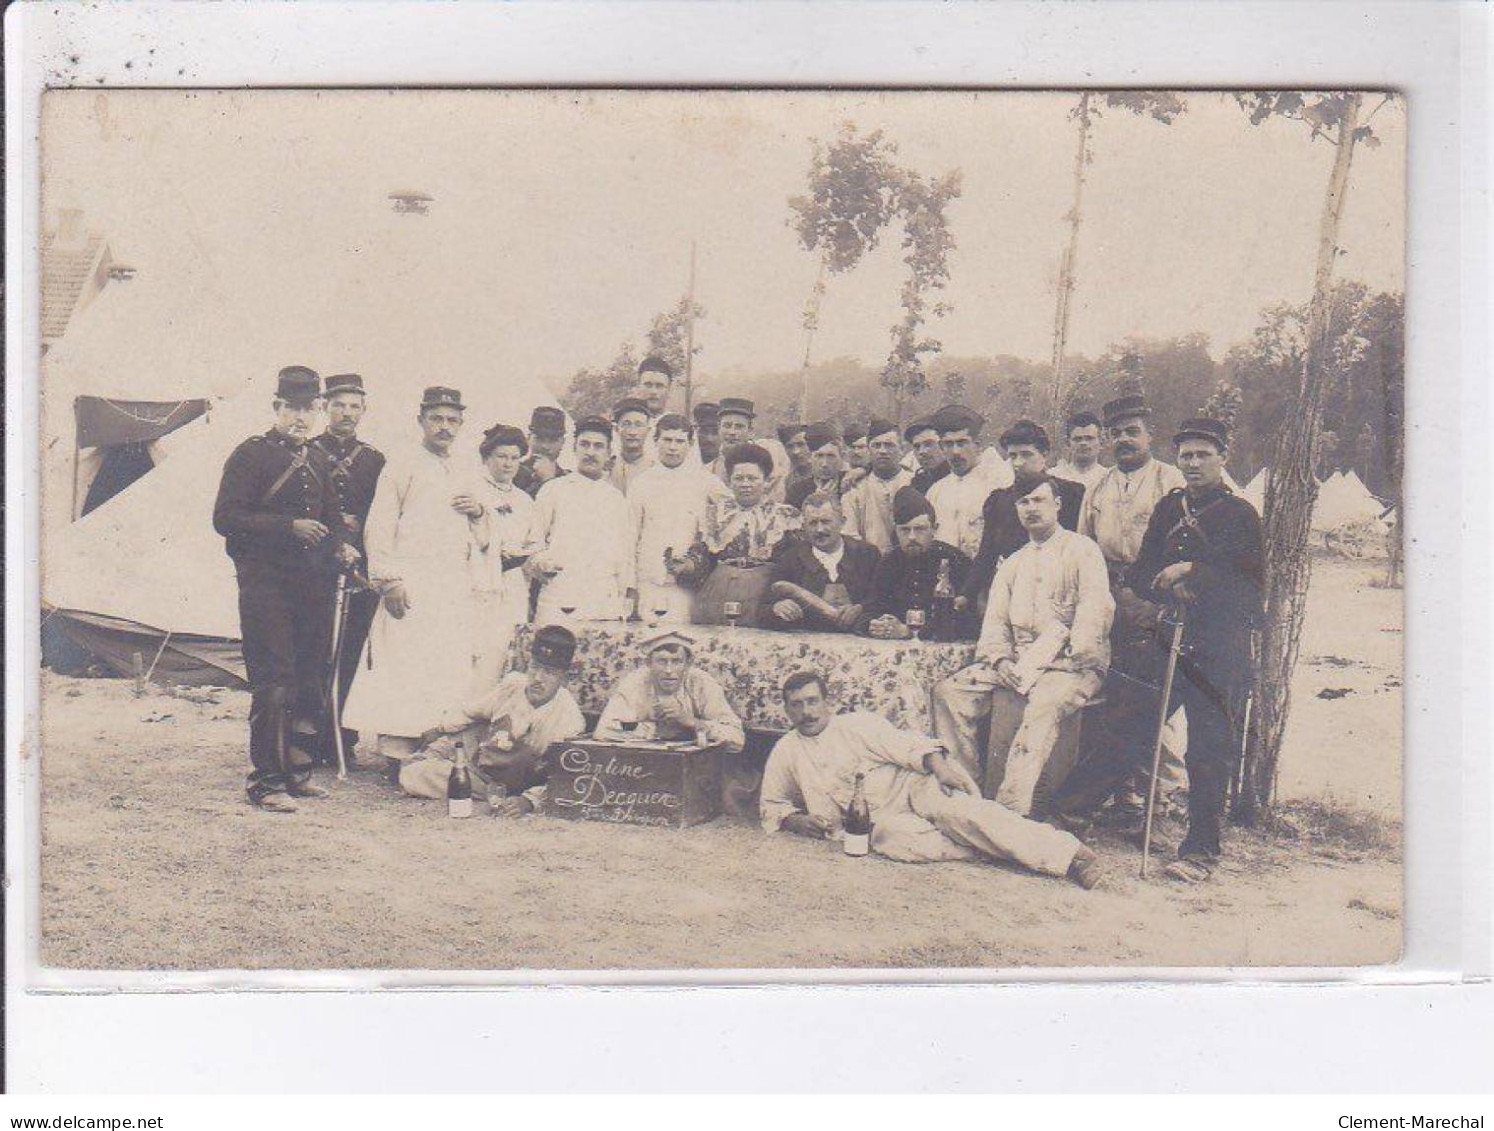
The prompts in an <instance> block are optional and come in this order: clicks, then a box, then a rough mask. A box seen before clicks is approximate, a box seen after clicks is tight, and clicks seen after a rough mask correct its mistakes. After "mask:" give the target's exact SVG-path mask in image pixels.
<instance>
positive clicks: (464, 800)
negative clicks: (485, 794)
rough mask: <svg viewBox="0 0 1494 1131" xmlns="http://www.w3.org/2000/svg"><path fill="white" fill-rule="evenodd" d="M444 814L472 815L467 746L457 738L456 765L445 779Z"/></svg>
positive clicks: (451, 815)
mask: <svg viewBox="0 0 1494 1131" xmlns="http://www.w3.org/2000/svg"><path fill="white" fill-rule="evenodd" d="M446 815H447V816H448V817H470V816H472V771H471V770H469V769H468V768H467V748H466V747H465V746H463V745H462V740H461V739H460V738H459V739H457V744H456V765H455V766H453V767H451V774H450V775H449V776H448V777H447V779H446Z"/></svg>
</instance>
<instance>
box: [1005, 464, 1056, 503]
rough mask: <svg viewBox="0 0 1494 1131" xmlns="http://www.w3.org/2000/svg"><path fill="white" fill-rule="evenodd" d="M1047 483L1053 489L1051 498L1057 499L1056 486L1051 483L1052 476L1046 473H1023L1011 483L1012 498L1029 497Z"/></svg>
mask: <svg viewBox="0 0 1494 1131" xmlns="http://www.w3.org/2000/svg"><path fill="white" fill-rule="evenodd" d="M1044 483H1047V484H1048V485H1049V486H1051V487H1052V488H1053V497H1054V498H1055V499H1056V498H1058V486H1057V484H1055V483H1054V482H1053V476H1051V475H1049V474H1048V473H1047V472H1046V471H1024V472H1022V474H1021V475H1018V476H1017V477H1016V479H1015V480H1013V482H1012V498H1013V499H1020V498H1022V497H1023V496H1024V495H1030V494H1032V493H1033V492H1034V491H1036V490H1037V489H1038V488H1039V487H1041V486H1042V485H1043V484H1044Z"/></svg>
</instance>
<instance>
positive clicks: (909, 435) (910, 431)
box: [903, 416, 949, 498]
mask: <svg viewBox="0 0 1494 1131" xmlns="http://www.w3.org/2000/svg"><path fill="white" fill-rule="evenodd" d="M903 439H904V440H906V441H907V442H908V447H909V449H910V450H911V451H912V452H913V458H914V461H915V462H916V463H917V465H918V467H917V470H916V471H914V472H913V487H914V488H915V489H916V490H917V491H918V493H919V494H920V495H923V496H924V497H925V498H927V497H928V493H929V488H931V487H932V486H933V485H934V484H935V483H937V482H939V480H941V479H943V478H944V477H945V476H946V475H948V474H949V460H947V459H946V458H945V457H944V449H943V448H941V447H940V446H939V429H937V428H935V427H934V421H933V418H932V417H927V416H924V417H920V418H919V419H917V420H915V421H914V422H913V423H912V424H910V425H908V427H906V428H904V429H903Z"/></svg>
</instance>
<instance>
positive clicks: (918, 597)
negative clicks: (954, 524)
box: [857, 542, 980, 641]
mask: <svg viewBox="0 0 1494 1131" xmlns="http://www.w3.org/2000/svg"><path fill="white" fill-rule="evenodd" d="M946 561H947V562H948V563H949V580H950V583H951V585H952V587H953V590H954V592H955V594H958V593H959V592H960V591H961V586H962V585H963V584H964V582H965V577H966V574H967V572H968V571H969V569H970V559H969V558H967V557H966V556H965V555H964V554H962V553H960V551H959V550H957V549H955V548H954V547H953V546H951V545H950V544H949V543H947V542H935V543H934V544H933V545H932V546H930V547H929V550H928V553H926V554H917V555H912V554H907V553H904V552H903V549H902V547H901V546H894V547H893V548H892V549H891V550H889V551H888V552H887V553H885V554H883V555H882V560H881V561H880V562H878V563H877V568H876V570H875V571H874V572H873V574H872V599H871V602H870V603H869V604H868V606H867V611H866V615H865V616H864V617H863V618H862V622H861V625H860V626H858V629H857V631H859V632H865V631H866V630H867V627H868V626H869V625H870V624H871V622H872V621H873V620H875V619H876V618H877V617H880V616H884V615H891V616H895V617H897V619H898V620H900V621H902V622H903V623H905V624H906V623H907V617H908V610H909V609H922V610H923V613H924V617H925V618H926V619H925V628H924V630H923V632H922V633H921V634H920V638H921V639H923V640H935V641H950V640H974V639H975V638H976V637H977V636H979V635H980V613H979V611H978V610H977V609H976V608H975V606H974V605H971V606H970V607H968V608H966V609H964V610H963V611H961V612H957V613H955V614H954V616H953V620H952V622H951V623H949V624H937V623H935V621H934V618H933V617H932V616H931V613H932V611H933V605H934V584H935V583H936V582H937V581H938V579H939V565H940V563H941V562H946Z"/></svg>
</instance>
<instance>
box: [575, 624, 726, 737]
mask: <svg viewBox="0 0 1494 1131" xmlns="http://www.w3.org/2000/svg"><path fill="white" fill-rule="evenodd" d="M694 652H695V638H694V637H692V636H690V635H688V634H687V633H684V632H678V631H675V630H673V629H670V630H666V631H663V632H658V633H655V634H654V635H652V636H650V637H648V638H647V639H645V640H644V641H643V653H644V656H645V657H647V659H646V661H645V663H644V666H643V667H641V668H635V669H634V670H633V671H631V672H629V673H628V674H627V675H625V676H623V677H622V679H620V680H618V682H617V686H616V687H614V688H613V689H612V695H611V696H610V697H609V698H608V700H607V706H606V707H604V708H603V709H602V717H601V718H600V719H598V720H597V730H596V737H597V738H599V739H603V740H607V741H614V742H616V741H619V740H622V739H626V738H639V739H649V740H653V741H658V742H698V743H699V744H700V745H702V746H718V745H719V746H721V747H723V748H724V749H725V750H726V751H727V752H728V753H732V754H735V753H737V752H738V751H740V750H741V749H742V745H743V743H744V742H745V741H746V736H745V734H744V733H743V730H742V720H741V719H740V718H738V717H737V713H736V712H735V711H733V710H732V709H731V704H730V703H728V702H727V701H726V693H725V692H724V691H722V690H721V685H720V684H719V683H717V682H716V680H715V678H714V677H712V676H710V675H708V674H707V673H705V672H703V671H701V670H700V669H699V668H697V667H696V666H695V664H694V663H693V659H694Z"/></svg>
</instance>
